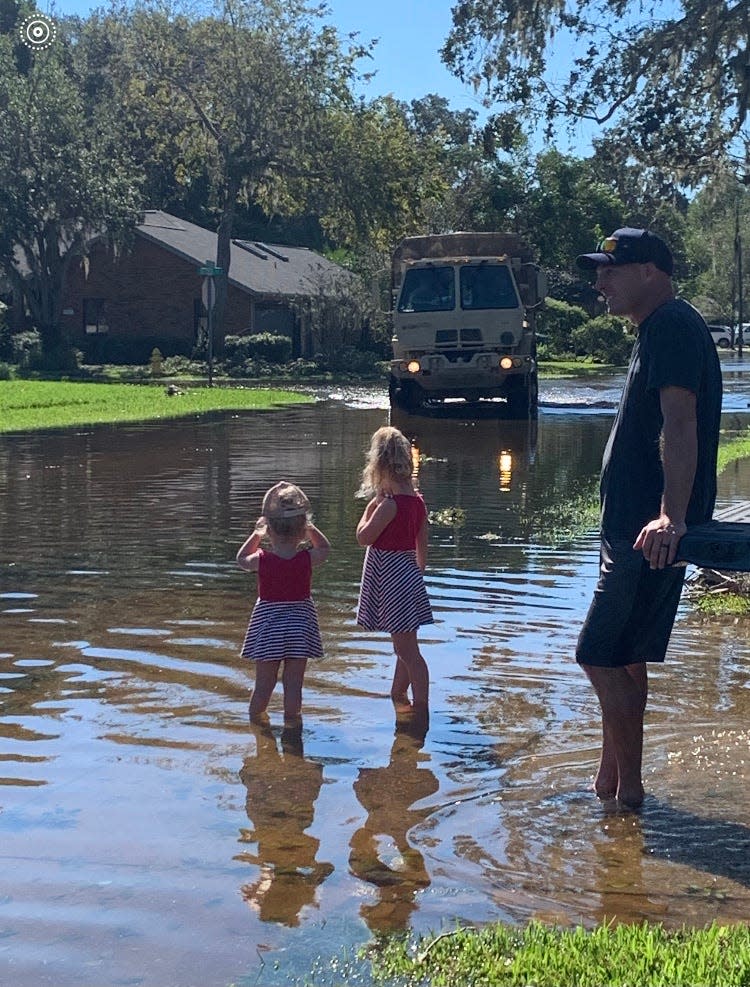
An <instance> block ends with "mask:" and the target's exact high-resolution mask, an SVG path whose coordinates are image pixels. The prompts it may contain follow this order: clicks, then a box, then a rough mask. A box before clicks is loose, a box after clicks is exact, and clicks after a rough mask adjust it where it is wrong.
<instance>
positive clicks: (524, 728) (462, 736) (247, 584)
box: [0, 358, 750, 987]
mask: <svg viewBox="0 0 750 987" xmlns="http://www.w3.org/2000/svg"><path fill="white" fill-rule="evenodd" d="M724 359H725V379H726V380H727V382H728V385H729V386H728V394H727V399H726V401H725V425H726V426H727V427H729V428H734V427H740V426H741V425H744V424H746V423H747V414H748V409H747V399H746V397H745V395H746V393H747V391H746V379H747V378H746V376H744V373H745V372H746V371H747V366H746V365H737V364H735V363H732V364H731V367H730V365H729V363H728V358H724ZM730 370H731V373H728V372H727V371H730ZM619 384H620V382H619V381H614V382H613V381H612V380H606V381H602V382H601V383H600V384H598V385H591V384H586V385H579V384H574V383H565V382H563V383H555V384H554V385H550V386H548V388H547V389H546V390H545V391H544V392H543V394H542V402H543V407H542V410H541V412H540V416H539V421H538V423H517V422H504V421H498V420H493V419H486V420H478V421H474V422H467V421H463V420H461V419H459V418H455V419H454V418H452V417H449V416H444V417H441V418H429V417H410V418H405V419H397V420H395V421H394V424H397V425H398V426H399V427H401V428H403V429H404V431H405V432H407V434H408V435H409V436H410V438H412V439H413V441H414V444H415V467H417V468H418V471H419V484H420V487H421V489H422V491H423V493H424V496H425V499H426V501H427V504H428V508H429V509H430V511H431V512H432V517H433V520H434V522H435V523H434V524H433V526H432V529H431V548H430V560H429V566H428V571H427V583H428V589H429V591H430V595H431V598H432V601H433V609H434V611H435V616H436V623H435V624H434V625H432V626H430V627H427V628H423V629H422V632H421V634H420V639H421V642H422V644H423V648H422V650H423V653H424V655H425V657H426V659H427V661H428V664H429V666H430V671H431V680H432V695H431V721H430V728H429V731H428V733H427V735H426V736H420V735H418V734H416V733H415V732H414V731H411V732H410V731H408V730H398V731H396V730H395V722H394V713H393V709H392V706H391V703H390V701H389V699H388V691H389V686H390V676H391V672H392V667H393V657H392V655H391V652H390V647H389V640H388V639H387V636H386V635H379V634H369V633H366V632H364V631H363V630H361V629H360V628H358V627H357V626H356V624H355V622H354V612H355V605H356V597H357V587H358V579H359V574H360V569H361V564H362V550H361V549H360V548H359V547H358V546H357V545H356V542H355V538H354V530H355V527H356V522H357V520H358V518H359V515H360V513H361V510H362V507H363V502H362V501H359V500H356V499H355V497H354V493H355V491H356V489H357V486H358V483H359V477H360V473H361V469H362V466H363V464H364V453H365V450H366V448H367V446H368V443H369V438H370V435H371V434H372V432H373V431H374V430H375V429H376V428H378V427H379V426H380V425H382V424H384V423H386V422H387V421H388V410H387V407H386V402H385V399H384V396H383V394H382V393H367V392H364V391H356V392H352V393H350V394H346V393H342V394H338V395H328V396H327V397H326V399H325V400H321V401H319V402H318V403H316V404H314V405H310V406H304V407H294V408H290V409H287V410H281V411H276V412H273V413H268V414H263V413H254V414H247V415H225V416H220V417H215V418H211V419H206V418H203V419H199V420H191V421H181V422H171V423H169V424H150V425H143V426H138V427H133V426H118V427H116V428H91V429H80V430H77V431H72V430H71V431H66V432H48V433H39V434H31V435H10V436H4V437H0V537H1V538H2V557H1V558H0V574H1V575H0V620H1V623H0V627H2V638H1V639H0V703H1V713H0V761H2V765H0V782H2V788H0V846H1V849H0V857H1V859H2V877H0V896H1V900H2V904H3V908H2V925H1V926H0V929H1V930H2V931H1V932H0V964H2V968H3V969H4V970H5V971H6V973H5V978H4V979H3V982H7V983H12V984H13V985H14V987H42V985H46V984H49V985H55V987H68V985H76V987H94V985H96V987H103V985H120V984H123V985H125V984H127V985H143V987H193V985H195V987H198V985H201V987H224V985H227V984H229V983H234V984H238V985H244V987H247V985H250V984H256V983H262V984H264V985H265V984H274V983H279V984H281V983H285V984H288V983H290V982H294V981H295V980H298V981H302V980H303V978H304V977H305V976H306V975H309V974H310V971H311V969H312V967H313V963H314V962H315V959H316V957H318V956H319V957H321V958H322V959H321V961H320V962H319V963H318V964H317V968H318V972H317V973H316V978H317V982H324V981H325V976H326V973H325V971H326V963H327V959H330V960H335V959H336V958H339V957H341V955H342V949H344V948H347V947H348V948H349V950H350V952H351V950H352V949H353V948H355V947H356V946H358V945H360V944H363V943H364V942H366V941H367V940H368V938H369V937H370V936H371V935H372V934H373V933H377V932H387V931H395V930H404V929H412V930H415V931H417V932H428V931H439V930H440V929H441V928H451V927H453V926H454V925H455V923H456V922H460V923H464V924H476V923H482V922H488V921H492V920H502V921H507V922H511V923H524V922H525V921H527V920H528V919H529V918H531V917H537V918H539V919H542V920H543V921H546V922H554V923H560V924H565V925H568V924H573V923H583V924H584V925H586V926H592V925H594V924H595V923H597V922H602V921H605V920H615V921H626V922H635V921H641V920H643V919H650V920H654V921H662V922H664V923H665V924H666V925H668V926H675V925H681V924H682V923H688V924H692V925H703V924H705V923H707V922H710V921H711V920H713V919H718V920H721V921H735V920H740V919H746V918H747V915H748V910H749V905H750V803H748V800H747V799H746V798H744V796H743V793H744V791H745V789H746V787H747V783H748V780H749V776H750V741H749V733H748V723H750V715H748V714H749V713H750V663H749V662H748V659H749V658H750V645H749V644H748V642H747V636H746V633H745V625H744V623H743V622H740V623H737V622H735V620H734V619H732V618H726V619H719V620H716V619H712V620H707V619H704V618H701V617H699V616H696V615H695V613H694V612H691V610H690V607H689V605H688V603H687V601H684V602H683V605H682V608H681V611H680V614H679V617H678V622H677V625H676V628H675V632H674V635H673V640H672V647H671V651H670V656H669V659H668V661H667V663H666V665H665V666H663V667H656V668H654V669H653V673H652V696H651V702H650V706H649V713H648V720H647V729H646V751H645V765H646V777H645V781H646V788H647V797H646V802H645V805H644V808H643V811H642V812H641V813H640V814H638V815H632V814H631V815H618V814H611V813H610V812H608V811H607V808H606V807H605V806H604V805H602V804H600V803H599V802H598V801H597V800H596V798H595V797H594V796H593V794H592V793H591V791H590V783H591V776H592V773H593V770H594V767H595V760H596V756H597V752H598V745H599V723H598V716H597V706H596V703H595V700H594V697H593V694H592V692H591V690H590V688H589V686H588V684H587V683H586V681H585V677H584V676H583V674H582V673H581V672H580V670H579V669H578V668H577V666H576V665H575V662H574V661H573V658H572V654H573V649H574V646H575V641H576V637H577V634H578V629H579V627H580V624H581V621H582V619H583V616H584V614H585V612H586V609H587V607H588V603H589V599H590V596H591V593H592V590H593V586H594V583H595V580H596V575H597V554H598V539H597V533H596V527H595V523H592V522H591V521H590V520H589V519H588V515H586V514H585V513H582V507H583V505H585V504H587V503H588V502H589V501H590V499H591V496H592V492H593V491H595V487H596V479H597V475H598V469H599V463H600V459H601V453H602V449H603V446H604V442H605V440H606V436H607V433H608V431H609V427H610V425H611V420H612V408H613V406H614V403H615V402H616V400H617V395H618V393H619ZM743 402H744V403H743ZM416 450H418V456H417V452H416ZM282 478H285V479H290V480H293V481H295V482H297V483H299V484H301V485H302V486H303V487H304V489H305V491H306V492H307V493H308V495H309V496H310V498H311V500H312V503H313V507H314V510H315V518H316V523H317V524H318V525H319V526H320V527H321V528H322V530H323V531H324V532H325V533H326V534H327V535H328V536H329V538H330V540H331V542H332V545H333V550H332V553H331V557H330V560H329V562H327V563H326V565H325V566H324V567H323V568H322V569H320V570H316V572H315V576H314V595H315V598H316V601H317V605H318V611H319V615H320V623H321V629H322V633H323V638H324V644H325V647H326V654H327V657H326V658H325V659H324V660H323V661H320V662H316V663H311V664H310V665H309V666H308V673H307V677H306V681H305V690H304V728H303V731H302V736H301V739H300V738H295V737H294V736H288V735H286V734H285V733H284V732H283V731H282V729H281V714H280V697H279V696H278V695H277V696H275V697H274V700H273V701H272V705H271V709H270V713H271V721H272V728H271V729H270V730H263V729H259V728H251V727H250V726H249V724H248V720H247V700H248V693H249V685H250V675H249V670H248V668H247V667H246V665H245V663H243V662H242V661H241V660H240V658H239V654H238V652H239V645H240V643H241V640H242V636H243V634H244V630H245V625H246V621H247V617H248V614H249V610H250V607H251V605H252V600H253V597H254V589H255V582H254V577H250V576H248V575H247V574H244V573H242V572H241V571H240V570H239V569H237V568H236V567H235V565H234V553H235V551H236V549H237V547H238V546H239V544H240V543H241V542H242V541H243V539H244V538H245V536H246V534H247V533H248V531H249V530H250V528H251V526H252V524H253V522H254V520H255V518H256V517H257V515H258V514H259V512H260V502H261V499H262V495H263V492H264V491H265V490H266V488H267V487H268V486H270V485H271V484H272V483H273V482H275V481H276V480H278V479H282ZM748 498H750V468H749V467H748V464H747V463H743V464H738V465H737V466H735V467H734V468H732V469H731V470H729V471H727V473H726V474H725V475H722V477H721V479H720V496H719V504H718V506H719V507H721V506H725V505H726V504H728V503H730V502H732V501H734V500H737V499H748Z"/></svg>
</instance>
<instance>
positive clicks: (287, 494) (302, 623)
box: [237, 481, 331, 725]
mask: <svg viewBox="0 0 750 987" xmlns="http://www.w3.org/2000/svg"><path fill="white" fill-rule="evenodd" d="M309 511H310V501H309V500H308V499H307V497H306V496H305V494H304V492H303V491H302V490H300V488H299V487H296V486H295V485H294V484H293V483H286V482H284V481H282V482H281V483H277V484H276V486H274V487H271V489H270V490H269V491H268V492H267V493H266V495H265V497H264V498H263V513H262V514H261V516H260V517H259V518H258V520H257V521H256V522H255V530H254V531H253V533H252V534H251V535H250V537H249V538H248V539H247V540H246V541H245V542H244V543H243V545H242V547H241V548H240V550H239V551H238V552H237V564H238V565H239V567H240V568H241V569H245V570H246V571H247V572H257V573H258V599H257V601H256V603H255V606H254V608H253V612H252V615H251V617H250V622H249V624H248V627H247V633H246V634H245V641H244V643H243V645H242V657H243V658H251V659H253V660H254V661H255V689H254V690H253V693H252V696H251V697H250V719H251V720H256V719H257V718H258V717H259V716H260V714H262V713H265V711H266V708H267V707H268V703H269V700H270V698H271V694H272V693H273V690H274V688H275V687H276V682H277V680H278V676H279V668H280V667H281V663H282V661H283V663H284V672H283V675H282V685H283V687H284V722H285V723H286V724H287V725H294V724H295V722H298V721H299V720H300V716H301V711H302V681H303V679H304V676H305V668H306V667H307V659H308V658H322V657H323V646H322V644H321V640H320V629H319V627H318V615H317V612H316V610H315V604H314V603H313V601H312V597H311V596H310V589H311V583H312V569H313V567H314V566H318V565H322V563H323V562H325V560H326V559H327V558H328V552H329V550H330V547H331V546H330V544H329V542H328V539H327V538H326V536H325V535H324V534H323V533H322V531H319V530H318V528H316V527H315V525H314V524H313V523H312V521H311V519H310V513H309ZM264 537H267V539H268V541H269V542H270V545H271V550H270V551H268V550H266V549H264V548H261V547H260V545H261V541H262V539H263V538H264ZM304 541H309V543H310V546H311V547H310V548H302V547H301V545H302V543H303V542H304Z"/></svg>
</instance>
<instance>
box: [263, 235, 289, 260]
mask: <svg viewBox="0 0 750 987" xmlns="http://www.w3.org/2000/svg"><path fill="white" fill-rule="evenodd" d="M255 246H256V247H260V249H261V250H265V251H266V253H269V254H270V255H271V256H272V257H278V259H279V260H283V261H284V263H288V262H289V258H288V257H287V256H286V254H280V253H279V251H278V250H275V249H274V248H273V247H269V246H268V244H266V243H261V242H260V240H256V242H255Z"/></svg>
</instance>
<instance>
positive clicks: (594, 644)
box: [576, 538, 685, 668]
mask: <svg viewBox="0 0 750 987" xmlns="http://www.w3.org/2000/svg"><path fill="white" fill-rule="evenodd" d="M600 562H601V564H600V568H599V582H598V583H597V585H596V589H595V590H594V599H593V600H592V601H591V606H590V607H589V612H588V614H587V616H586V620H585V621H584V623H583V627H582V628H581V633H580V636H579V638H578V645H577V647H576V661H577V662H578V664H579V665H598V666H600V667H602V668H619V667H621V666H623V665H632V664H635V663H637V662H644V661H664V656H665V654H666V652H667V645H668V644H669V636H670V634H671V633H672V626H673V624H674V619H675V616H676V614H677V606H678V604H679V602H680V594H681V592H682V584H683V582H684V581H685V567H684V566H670V567H669V568H667V569H651V568H649V564H648V562H646V560H645V559H644V558H643V555H642V554H641V552H637V551H635V550H634V549H633V546H632V544H631V543H630V542H628V541H621V540H613V541H611V542H608V541H607V540H606V539H605V538H602V543H601V554H600Z"/></svg>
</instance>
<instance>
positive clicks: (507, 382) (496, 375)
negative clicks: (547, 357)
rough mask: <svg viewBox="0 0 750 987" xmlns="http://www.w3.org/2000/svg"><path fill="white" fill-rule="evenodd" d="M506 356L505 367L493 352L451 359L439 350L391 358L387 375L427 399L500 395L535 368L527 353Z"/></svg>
mask: <svg viewBox="0 0 750 987" xmlns="http://www.w3.org/2000/svg"><path fill="white" fill-rule="evenodd" d="M508 359H510V360H511V361H512V365H511V366H510V367H509V368H508V369H503V368H501V367H500V365H499V356H498V354H497V353H477V354H474V356H473V357H472V358H471V360H470V361H468V362H463V361H462V362H452V361H449V360H447V359H446V358H445V357H444V356H442V355H440V354H435V355H426V356H422V357H420V358H419V359H418V360H417V359H414V360H411V361H407V360H393V361H392V363H391V378H392V381H393V382H394V383H395V384H396V386H402V385H404V384H412V385H416V386H417V387H418V388H419V389H420V390H421V391H422V392H423V393H424V396H425V398H426V399H427V400H429V399H434V400H439V399H442V398H451V397H455V398H465V399H466V400H478V399H479V398H483V397H503V396H505V395H506V393H507V391H508V390H509V389H512V388H513V387H516V386H518V385H519V384H520V383H521V381H522V380H524V379H527V378H528V377H530V376H531V375H532V374H533V373H534V372H535V371H536V362H535V361H534V360H533V359H532V358H531V357H528V356H523V357H509V358H508ZM414 365H416V366H414ZM410 366H411V369H410ZM417 368H418V369H417Z"/></svg>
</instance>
